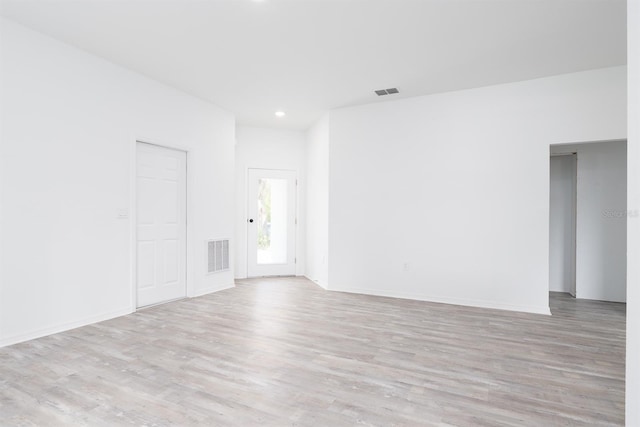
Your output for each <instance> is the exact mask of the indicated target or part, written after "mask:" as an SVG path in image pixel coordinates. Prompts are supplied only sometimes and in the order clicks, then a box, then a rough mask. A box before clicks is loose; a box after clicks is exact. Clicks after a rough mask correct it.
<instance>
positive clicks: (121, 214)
mask: <svg viewBox="0 0 640 427" xmlns="http://www.w3.org/2000/svg"><path fill="white" fill-rule="evenodd" d="M116 218H118V219H127V218H129V211H128V210H127V209H118V215H117V216H116Z"/></svg>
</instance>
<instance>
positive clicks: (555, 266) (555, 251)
mask: <svg viewBox="0 0 640 427" xmlns="http://www.w3.org/2000/svg"><path fill="white" fill-rule="evenodd" d="M550 191H551V194H550V196H549V290H550V291H553V292H567V293H572V294H573V293H574V285H575V280H576V278H575V273H576V270H575V267H576V261H575V255H576V247H575V242H576V236H575V233H576V158H575V156H573V155H569V156H553V157H551V186H550Z"/></svg>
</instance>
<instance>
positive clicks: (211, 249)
mask: <svg viewBox="0 0 640 427" xmlns="http://www.w3.org/2000/svg"><path fill="white" fill-rule="evenodd" d="M226 270H229V239H222V240H209V241H208V242H207V273H217V272H218V271H226Z"/></svg>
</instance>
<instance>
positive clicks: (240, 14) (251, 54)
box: [0, 0, 626, 129]
mask: <svg viewBox="0 0 640 427" xmlns="http://www.w3.org/2000/svg"><path fill="white" fill-rule="evenodd" d="M0 13H1V14H2V15H3V16H5V17H6V18H8V19H11V20H13V21H16V22H18V23H21V24H23V25H25V26H27V27H30V28H32V29H35V30H37V31H40V32H42V33H45V34H48V35H50V36H52V37H55V38H57V39H60V40H62V41H64V42H67V43H69V44H71V45H74V46H76V47H78V48H80V49H83V50H85V51H87V52H91V53H94V54H96V55H98V56H101V57H103V58H106V59H108V60H110V61H112V62H114V63H117V64H120V65H122V66H124V67H127V68H129V69H132V70H135V71H137V72H139V73H142V74H144V75H146V76H148V77H151V78H153V79H156V80H159V81H161V82H163V83H166V84H167V85H170V86H173V87H175V88H178V89H181V90H183V91H185V92H187V93H190V94H192V95H195V96H197V97H200V98H202V99H205V100H208V101H211V102H213V103H215V104H217V105H219V106H221V107H223V108H225V109H228V110H230V111H232V112H233V113H235V114H236V117H237V121H238V123H239V124H246V125H255V126H267V127H278V128H289V129H306V128H308V127H309V126H310V125H311V124H312V123H313V122H314V121H315V120H317V119H318V118H319V117H320V116H321V115H322V113H323V112H325V111H327V110H329V109H332V108H337V107H343V106H348V105H356V104H363V103H369V102H383V101H387V100H393V99H399V98H402V97H409V96H417V95H425V94H431V93H438V92H446V91H451V90H459V89H466V88H472V87H480V86H487V85H492V84H498V83H506V82H513V81H520V80H527V79H532V78H537V77H544V76H550V75H555V74H562V73H568V72H574V71H582V70H588V69H594V68H600V67H608V66H615V65H622V64H626V2H625V0H261V1H257V0H2V3H1V8H0ZM391 87H397V88H398V89H399V90H400V94H397V95H387V96H383V97H378V96H376V95H375V94H374V92H373V91H374V90H375V89H386V88H391ZM277 110H283V111H285V112H286V116H285V117H283V118H278V117H275V115H274V113H275V111H277Z"/></svg>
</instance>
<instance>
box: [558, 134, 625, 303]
mask: <svg viewBox="0 0 640 427" xmlns="http://www.w3.org/2000/svg"><path fill="white" fill-rule="evenodd" d="M550 154H551V158H550V192H549V195H550V198H549V291H550V292H564V293H568V294H571V295H572V296H574V297H575V298H579V299H591V300H600V301H610V302H625V301H626V245H627V242H626V230H627V217H628V215H629V213H628V212H627V194H626V193H627V178H626V175H627V146H626V141H605V142H593V143H581V144H566V145H553V146H551V152H550Z"/></svg>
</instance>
